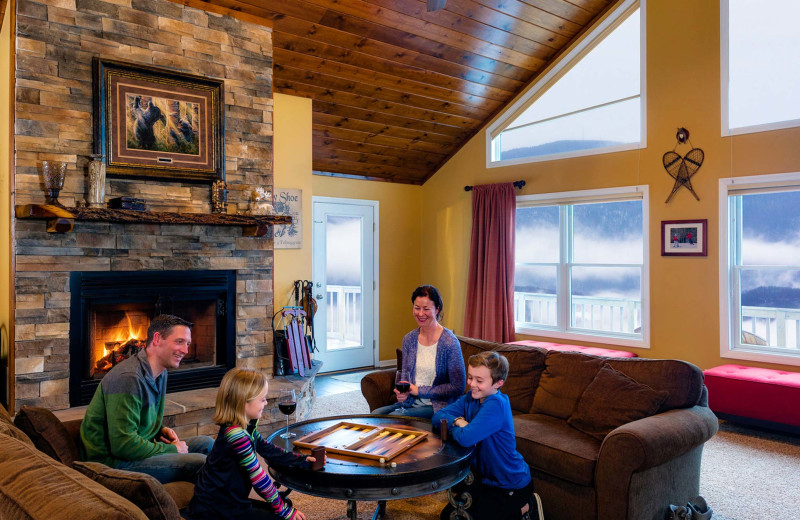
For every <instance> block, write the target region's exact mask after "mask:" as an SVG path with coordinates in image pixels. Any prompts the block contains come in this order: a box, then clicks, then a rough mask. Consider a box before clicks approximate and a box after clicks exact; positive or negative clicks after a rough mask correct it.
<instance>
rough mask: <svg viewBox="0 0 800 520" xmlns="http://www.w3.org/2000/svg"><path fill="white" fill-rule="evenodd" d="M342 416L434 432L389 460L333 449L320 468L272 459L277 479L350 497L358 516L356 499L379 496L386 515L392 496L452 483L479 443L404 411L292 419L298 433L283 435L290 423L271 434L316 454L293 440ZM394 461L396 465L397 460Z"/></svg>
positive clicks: (465, 470)
mask: <svg viewBox="0 0 800 520" xmlns="http://www.w3.org/2000/svg"><path fill="white" fill-rule="evenodd" d="M342 421H347V422H352V423H358V424H363V425H375V426H380V427H396V428H404V429H416V430H420V431H425V432H428V436H427V437H426V439H425V440H424V441H422V442H420V443H419V444H417V445H415V446H412V447H411V448H410V449H408V450H407V451H404V452H403V453H400V454H399V455H397V456H396V457H395V458H393V459H392V460H391V461H386V462H383V463H381V462H380V461H375V460H371V459H366V458H361V457H354V456H348V455H341V454H337V453H330V452H329V453H328V461H327V463H326V464H325V467H324V468H323V469H321V470H317V471H313V470H310V469H305V468H296V467H288V466H280V465H270V466H269V473H270V475H271V476H272V478H273V479H274V480H275V482H276V483H280V484H282V485H284V486H286V487H287V488H289V489H293V490H296V491H299V492H301V493H306V494H309V495H313V496H318V497H323V498H333V499H338V500H347V515H348V518H350V519H351V520H356V519H357V518H358V514H357V510H356V503H357V501H359V500H362V501H365V500H366V501H377V502H378V507H377V509H376V510H375V515H374V516H373V518H374V519H377V518H382V517H383V513H384V511H385V508H386V501H387V500H396V499H400V498H411V497H418V496H422V495H429V494H431V493H436V492H438V491H442V490H445V489H449V488H450V487H452V486H454V485H455V484H457V483H459V482H461V481H462V480H463V479H464V478H465V477H466V476H467V474H469V470H470V460H471V459H472V452H473V448H464V447H463V446H460V445H459V444H458V443H456V442H453V441H450V442H446V443H442V441H441V439H440V438H439V435H438V434H437V433H435V432H432V431H431V423H430V421H428V420H425V419H417V418H413V417H403V416H398V415H342V416H337V417H324V418H321V419H312V420H310V421H303V422H300V423H296V424H293V425H290V426H289V431H291V432H292V433H296V434H297V437H293V438H291V439H281V438H280V434H282V433H284V432H286V428H281V429H280V430H278V431H276V432H274V433H272V434H271V435H270V436H269V437H268V438H267V440H268V441H269V442H271V443H273V444H275V445H276V446H279V447H282V448H284V449H286V450H289V451H298V452H302V453H306V454H310V452H309V450H307V449H301V448H298V447H295V446H294V444H293V441H295V440H297V439H299V438H301V437H303V436H305V435H307V434H310V433H312V432H316V431H319V430H323V429H325V428H328V427H331V426H334V425H335V424H337V423H339V422H342ZM392 463H395V465H394V466H392ZM276 485H277V484H276Z"/></svg>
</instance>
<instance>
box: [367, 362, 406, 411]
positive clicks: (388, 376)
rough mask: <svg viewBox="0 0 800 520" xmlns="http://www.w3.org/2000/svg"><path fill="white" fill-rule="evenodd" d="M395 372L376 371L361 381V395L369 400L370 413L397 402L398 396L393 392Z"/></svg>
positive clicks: (392, 370)
mask: <svg viewBox="0 0 800 520" xmlns="http://www.w3.org/2000/svg"><path fill="white" fill-rule="evenodd" d="M395 372H396V370H395V369H394V368H391V369H388V370H376V371H375V372H371V373H369V374H367V375H365V376H364V377H363V378H362V379H361V393H362V394H363V395H364V398H365V399H366V400H367V404H368V405H369V410H370V411H372V410H375V409H376V408H380V407H381V406H386V405H389V404H392V403H394V402H397V396H395V395H394V392H392V389H393V388H394V374H395Z"/></svg>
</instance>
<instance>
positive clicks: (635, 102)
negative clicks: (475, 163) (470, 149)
mask: <svg viewBox="0 0 800 520" xmlns="http://www.w3.org/2000/svg"><path fill="white" fill-rule="evenodd" d="M640 25H641V24H640V9H639V7H638V3H636V2H632V1H626V2H623V5H622V6H620V8H619V9H618V10H617V11H615V12H614V13H611V14H610V15H609V16H608V17H607V18H606V19H605V20H603V21H602V22H601V23H600V24H599V25H598V27H596V28H595V29H594V30H593V31H592V33H591V34H589V36H588V37H587V38H586V39H585V40H584V41H583V42H581V43H580V44H579V45H578V46H576V47H575V48H574V49H573V50H572V51H570V52H569V53H568V54H567V55H566V56H565V57H564V59H562V61H561V63H559V64H557V65H556V66H555V67H554V68H553V69H552V70H551V71H549V72H548V73H547V74H546V75H545V76H544V77H543V78H542V79H541V80H540V81H539V82H538V84H536V85H534V86H533V88H532V89H531V90H530V91H529V92H528V93H527V95H526V96H525V97H524V98H523V99H521V100H520V101H518V102H517V103H516V104H515V106H514V107H512V108H511V110H509V112H508V114H510V115H507V116H506V117H505V118H503V119H501V120H500V121H498V122H497V123H495V125H493V126H492V127H490V129H489V135H490V138H491V143H490V147H491V154H490V157H491V161H490V163H494V165H499V164H498V163H505V164H507V163H509V162H512V163H517V162H529V161H532V160H543V159H556V158H563V157H571V156H576V155H590V154H595V153H606V152H611V151H618V150H623V149H630V148H636V147H638V146H639V145H640V143H641V142H642V141H643V138H642V134H643V130H642V128H643V125H642V121H643V116H642V106H643V104H642V100H641V92H642V65H641V63H642V58H641V49H642V45H641V44H642V37H641V28H640Z"/></svg>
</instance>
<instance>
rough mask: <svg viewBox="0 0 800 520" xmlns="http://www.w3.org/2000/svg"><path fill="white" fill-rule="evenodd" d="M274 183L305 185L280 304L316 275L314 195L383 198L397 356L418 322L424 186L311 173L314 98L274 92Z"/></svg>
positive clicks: (383, 299)
mask: <svg viewBox="0 0 800 520" xmlns="http://www.w3.org/2000/svg"><path fill="white" fill-rule="evenodd" d="M274 103H275V105H274V113H273V121H274V123H273V124H274V144H275V148H274V157H275V164H274V172H275V173H274V175H275V178H274V185H275V186H276V187H279V188H299V189H302V190H303V247H302V249H276V250H275V252H274V254H275V271H274V273H275V274H274V279H275V307H276V308H277V307H279V306H282V305H286V304H289V303H290V301H291V293H292V287H293V282H294V280H298V279H302V280H311V278H312V276H311V272H312V268H311V251H312V244H311V239H312V227H311V209H312V207H311V197H312V196H322V197H339V198H347V199H363V200H377V201H378V203H379V215H378V222H379V228H378V235H379V240H380V242H379V245H378V249H379V250H378V254H379V259H380V266H379V273H378V277H379V278H378V279H379V281H380V291H379V311H378V312H379V327H380V332H379V336H378V338H377V339H378V345H379V349H380V356H379V357H380V359H381V361H393V360H394V359H395V355H394V349H395V348H397V347H399V346H400V342H401V341H402V339H403V336H404V335H405V333H406V332H408V331H409V330H410V329H411V328H413V327H414V320H413V318H412V316H411V301H410V298H411V292H412V291H413V290H414V288H416V287H417V286H418V285H420V284H422V283H426V282H427V280H423V279H422V277H421V273H422V263H423V261H424V259H423V257H422V254H423V253H421V249H422V246H421V244H422V241H421V235H422V216H421V215H422V198H421V194H422V188H421V187H420V186H408V185H400V184H391V183H386V182H372V181H361V180H352V179H341V178H332V177H324V176H319V175H313V176H312V174H311V146H312V145H311V100H310V99H306V98H302V97H294V96H287V95H282V94H275V96H274Z"/></svg>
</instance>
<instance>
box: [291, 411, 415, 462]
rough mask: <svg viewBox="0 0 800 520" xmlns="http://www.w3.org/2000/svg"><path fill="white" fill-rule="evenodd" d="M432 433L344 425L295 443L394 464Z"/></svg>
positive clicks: (364, 425)
mask: <svg viewBox="0 0 800 520" xmlns="http://www.w3.org/2000/svg"><path fill="white" fill-rule="evenodd" d="M427 436H428V432H425V431H422V430H415V429H410V428H396V427H394V426H375V425H366V424H358V423H354V422H348V421H341V422H338V423H336V424H334V425H333V426H330V427H328V428H325V429H323V430H319V431H316V432H312V433H309V434H307V435H304V436H303V437H300V438H299V439H297V440H295V441H294V443H293V444H294V445H295V446H299V447H301V448H308V449H311V448H315V447H317V446H324V447H325V449H326V450H327V451H328V452H331V453H339V454H342V455H350V456H353V457H363V458H368V459H374V460H381V459H383V461H384V462H386V461H389V460H391V459H392V458H394V457H396V456H397V455H399V454H401V453H403V452H404V451H406V450H407V449H409V448H411V447H412V446H414V445H416V444H418V443H420V442H422V441H424V440H425V438H426V437H427Z"/></svg>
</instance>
